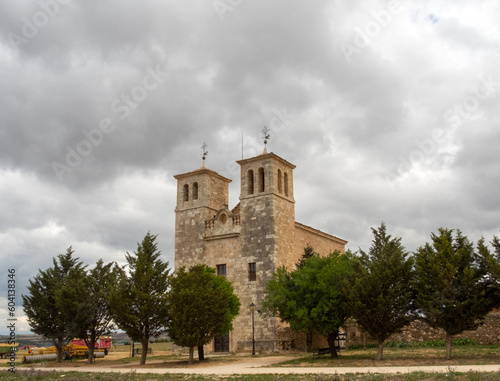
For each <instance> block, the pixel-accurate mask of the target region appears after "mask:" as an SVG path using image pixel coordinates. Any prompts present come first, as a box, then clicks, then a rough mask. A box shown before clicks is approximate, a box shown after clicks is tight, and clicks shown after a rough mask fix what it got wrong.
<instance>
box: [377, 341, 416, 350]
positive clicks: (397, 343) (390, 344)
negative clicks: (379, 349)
mask: <svg viewBox="0 0 500 381" xmlns="http://www.w3.org/2000/svg"><path fill="white" fill-rule="evenodd" d="M384 346H385V347H386V348H408V347H411V344H410V343H406V342H404V341H389V342H387V343H385V344H384Z"/></svg>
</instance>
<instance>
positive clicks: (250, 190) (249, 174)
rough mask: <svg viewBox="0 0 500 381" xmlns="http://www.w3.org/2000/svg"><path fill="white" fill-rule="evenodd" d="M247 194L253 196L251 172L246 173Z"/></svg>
mask: <svg viewBox="0 0 500 381" xmlns="http://www.w3.org/2000/svg"><path fill="white" fill-rule="evenodd" d="M248 194H253V170H251V169H250V170H249V171H248Z"/></svg>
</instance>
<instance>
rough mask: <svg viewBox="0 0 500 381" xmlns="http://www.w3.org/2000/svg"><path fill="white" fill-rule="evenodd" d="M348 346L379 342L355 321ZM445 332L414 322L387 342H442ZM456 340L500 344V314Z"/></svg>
mask: <svg viewBox="0 0 500 381" xmlns="http://www.w3.org/2000/svg"><path fill="white" fill-rule="evenodd" d="M346 333H347V340H346V345H347V346H349V345H359V344H362V345H366V344H372V343H376V342H377V341H376V340H375V339H373V338H372V337H370V335H368V334H367V333H365V332H362V331H361V330H360V328H359V327H358V326H357V324H356V323H355V322H354V321H350V322H349V323H348V324H346ZM444 338H445V332H444V331H443V330H442V329H434V328H431V327H430V326H429V325H428V324H427V323H425V322H422V321H420V320H416V321H414V322H412V323H411V324H410V325H409V326H407V327H405V328H403V330H402V331H401V332H400V333H396V334H394V335H392V336H391V337H390V338H389V339H388V340H387V341H399V342H407V343H415V342H422V341H431V340H442V339H444ZM454 338H466V339H474V340H477V342H478V343H479V344H500V313H497V312H495V313H490V314H488V315H487V316H486V318H485V319H484V322H483V324H482V325H481V326H479V327H478V329H476V330H475V331H464V332H462V333H461V334H460V335H456V336H454Z"/></svg>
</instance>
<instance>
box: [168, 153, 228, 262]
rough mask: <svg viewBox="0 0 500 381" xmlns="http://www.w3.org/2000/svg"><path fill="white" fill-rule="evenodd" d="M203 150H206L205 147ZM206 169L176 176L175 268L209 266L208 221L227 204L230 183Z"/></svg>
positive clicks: (202, 168)
mask: <svg viewBox="0 0 500 381" xmlns="http://www.w3.org/2000/svg"><path fill="white" fill-rule="evenodd" d="M203 148H204V149H205V148H206V146H205V144H204V147H203ZM205 155H206V152H204V156H203V166H202V167H201V168H200V169H197V170H195V171H192V172H188V173H183V174H179V175H176V176H174V178H175V179H176V180H177V206H176V208H175V268H176V269H177V268H179V267H181V266H186V267H187V268H189V267H191V266H193V265H195V264H198V263H206V258H205V254H206V253H205V240H204V238H203V237H204V234H205V221H207V220H208V219H211V218H213V216H214V215H216V214H217V212H218V211H219V210H220V209H221V207H222V206H223V205H226V204H227V202H228V194H229V183H230V182H231V180H230V179H228V178H226V177H224V176H221V175H219V174H218V173H217V172H215V171H213V170H211V169H207V168H206V167H205Z"/></svg>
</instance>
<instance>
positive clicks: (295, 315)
mask: <svg viewBox="0 0 500 381" xmlns="http://www.w3.org/2000/svg"><path fill="white" fill-rule="evenodd" d="M351 262H352V253H350V252H346V253H345V254H340V253H339V252H338V251H336V252H334V253H331V254H329V255H328V256H326V257H321V256H319V255H318V254H315V255H314V256H312V257H311V258H309V259H306V260H305V261H304V264H303V266H302V267H299V268H297V269H296V270H294V271H292V272H288V271H287V269H286V268H285V267H281V268H278V270H277V271H276V272H275V273H274V275H273V278H272V279H271V280H270V281H269V282H268V284H267V286H266V294H265V297H264V300H263V303H262V306H263V309H264V310H265V311H266V312H268V313H271V314H272V315H274V316H278V317H279V318H280V320H281V321H285V322H288V323H289V324H290V328H292V329H294V330H296V331H302V332H304V333H308V332H310V331H316V332H318V333H319V334H321V335H323V336H324V337H325V338H326V339H327V341H328V346H329V348H330V355H331V357H332V358H335V357H337V355H338V354H337V351H336V345H335V342H336V340H337V337H338V332H339V328H340V327H341V326H342V325H344V324H345V321H346V320H347V318H348V317H349V309H348V305H347V296H346V294H345V287H346V282H348V281H349V278H350V276H351V273H352V269H351Z"/></svg>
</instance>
